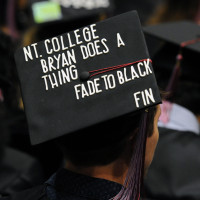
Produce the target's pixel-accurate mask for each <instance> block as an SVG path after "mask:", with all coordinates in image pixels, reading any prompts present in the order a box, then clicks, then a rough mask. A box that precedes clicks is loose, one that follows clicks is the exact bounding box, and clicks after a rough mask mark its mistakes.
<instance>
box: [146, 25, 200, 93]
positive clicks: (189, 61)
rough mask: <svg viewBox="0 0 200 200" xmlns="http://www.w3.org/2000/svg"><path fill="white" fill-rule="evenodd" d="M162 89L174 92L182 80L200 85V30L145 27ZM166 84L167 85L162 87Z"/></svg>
mask: <svg viewBox="0 0 200 200" xmlns="http://www.w3.org/2000/svg"><path fill="white" fill-rule="evenodd" d="M143 30H144V33H145V36H146V40H147V44H148V47H149V52H150V55H151V57H152V59H153V64H154V70H155V74H156V77H157V80H158V83H159V86H160V85H161V86H164V84H165V83H166V80H168V85H165V87H166V90H167V91H170V92H173V90H174V89H175V87H176V84H177V81H178V80H184V81H190V82H194V83H198V84H199V83H200V78H199V73H200V67H199V55H200V54H199V53H200V26H199V25H197V24H195V23H193V22H190V21H181V22H172V23H164V24H159V25H154V26H147V27H144V29H143ZM162 82H163V83H164V84H162Z"/></svg>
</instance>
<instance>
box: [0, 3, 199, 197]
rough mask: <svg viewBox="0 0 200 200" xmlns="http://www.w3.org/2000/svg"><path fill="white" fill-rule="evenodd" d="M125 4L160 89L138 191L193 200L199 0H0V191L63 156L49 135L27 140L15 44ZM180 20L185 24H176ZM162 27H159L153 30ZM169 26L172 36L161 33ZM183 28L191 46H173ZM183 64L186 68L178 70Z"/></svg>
mask: <svg viewBox="0 0 200 200" xmlns="http://www.w3.org/2000/svg"><path fill="white" fill-rule="evenodd" d="M130 10H137V11H138V14H139V17H140V20H141V24H142V26H143V27H144V33H145V37H146V40H147V44H148V48H149V53H150V57H151V58H152V60H153V63H155V68H154V70H155V73H156V76H157V80H158V85H159V86H160V88H161V90H162V91H167V92H168V93H167V96H165V101H164V102H165V103H164V104H163V107H162V110H163V115H162V116H161V121H160V124H159V127H160V141H159V143H158V147H157V150H156V153H155V159H154V161H153V163H152V166H151V167H150V169H149V173H148V175H147V177H146V180H145V183H144V192H143V196H144V197H146V198H149V199H200V170H199V169H200V158H199V154H200V138H199V134H200V133H199V121H200V120H199V119H200V117H199V116H200V75H199V71H200V66H199V62H198V56H199V53H200V45H199V44H198V42H197V41H196V40H195V39H197V38H198V37H200V28H199V25H198V24H199V23H200V0H192V1H191V0H123V1H122V0H49V1H47V0H1V1H0V195H2V196H4V195H7V194H11V193H13V192H16V191H21V190H24V189H27V188H30V187H32V186H34V185H37V184H40V183H43V182H44V181H46V180H47V179H48V177H49V176H50V175H51V174H52V173H54V172H55V171H57V170H58V169H59V168H60V167H62V165H63V163H64V160H63V156H62V153H61V151H60V149H59V148H58V147H57V145H56V144H54V142H53V141H52V142H48V143H44V144H40V145H37V146H31V144H30V140H29V135H28V126H27V122H26V116H25V114H24V108H23V101H22V98H21V93H20V85H19V80H18V76H17V71H16V67H15V62H14V52H15V50H16V49H17V48H19V47H22V46H26V45H30V44H31V43H34V42H38V41H41V40H44V39H47V38H50V37H53V36H56V35H59V34H61V33H64V32H68V31H71V30H74V29H76V28H79V27H82V26H85V25H88V24H91V23H95V22H98V21H101V20H104V19H106V18H109V17H112V16H114V15H118V14H121V13H124V12H127V11H130ZM183 21H187V22H188V23H189V24H190V25H188V23H184V25H182V26H181V25H180V24H181V23H182V22H183ZM174 23H175V25H173V24H174ZM163 24H168V26H167V29H166V27H162V26H161V27H160V25H163ZM179 26H180V27H182V29H181V30H182V31H181V32H180V31H178V30H180V28H179ZM151 27H154V28H153V29H151ZM157 27H158V31H157ZM172 27H173V28H172ZM193 27H194V29H193ZM164 29H165V31H164V33H167V34H166V35H165V34H163V35H165V36H163V37H162V33H161V36H160V35H159V36H158V34H157V33H158V32H159V31H160V30H161V32H162V30H164ZM186 30H187V31H186ZM188 30H190V31H188ZM173 32H175V33H176V36H177V37H176V38H175V42H172V41H171V40H170V39H169V38H170V37H171V35H173ZM190 32H193V34H192V36H191V35H190ZM154 33H155V34H154ZM183 35H184V36H185V35H186V37H183V38H187V39H186V41H188V40H195V41H194V42H193V43H194V44H195V45H196V48H195V50H191V49H189V50H188V49H187V48H186V49H187V51H184V52H182V51H181V53H180V45H181V43H182V42H186V41H185V39H183V40H182V41H180V38H182V36H183ZM168 36H169V38H168ZM194 37H195V38H194ZM167 38H168V39H167ZM176 41H177V42H176ZM180 54H181V56H182V57H183V58H184V59H185V60H187V61H188V62H187V64H185V65H184V66H186V67H185V68H183V67H182V68H181V64H180V63H181V62H182V57H181V59H178V58H177V55H180ZM179 57H180V56H179ZM164 64H165V65H164ZM163 65H164V66H163ZM177 65H178V69H179V68H181V69H182V70H177V67H176V66H177ZM183 69H184V70H185V69H187V70H186V72H185V73H186V75H184V76H182V74H184V70H183ZM177 71H178V72H177ZM181 72H183V73H182V74H181ZM170 81H171V83H172V86H170V87H169V84H170ZM186 124H187V125H186Z"/></svg>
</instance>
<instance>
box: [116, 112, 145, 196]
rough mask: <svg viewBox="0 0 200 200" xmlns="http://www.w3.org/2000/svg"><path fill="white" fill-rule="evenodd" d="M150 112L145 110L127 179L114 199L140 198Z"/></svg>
mask: <svg viewBox="0 0 200 200" xmlns="http://www.w3.org/2000/svg"><path fill="white" fill-rule="evenodd" d="M147 118H148V112H144V114H143V118H142V121H141V124H140V131H139V133H138V135H137V140H136V143H135V150H134V152H133V155H132V158H131V161H130V165H129V169H128V173H127V175H126V180H125V182H124V185H123V187H122V189H121V190H120V192H119V193H118V194H117V195H116V196H115V197H114V198H113V199H112V200H139V199H140V189H141V185H142V179H143V173H144V156H145V148H146V134H147Z"/></svg>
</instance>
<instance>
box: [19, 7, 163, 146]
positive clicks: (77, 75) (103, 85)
mask: <svg viewBox="0 0 200 200" xmlns="http://www.w3.org/2000/svg"><path fill="white" fill-rule="evenodd" d="M15 60H16V64H17V69H18V74H19V79H20V84H21V90H22V97H23V101H24V108H25V112H26V116H27V121H28V126H29V132H30V136H31V142H32V144H38V143H42V142H45V141H48V140H51V139H54V138H57V137H59V136H62V135H66V134H69V133H73V132H76V131H78V130H82V129H84V128H87V127H90V126H92V125H95V124H99V123H103V122H106V121H108V120H111V119H115V118H117V117H120V116H124V115H126V114H129V113H132V112H135V111H138V110H141V109H146V108H148V107H150V106H153V105H157V104H159V103H160V102H161V98H160V92H159V89H158V87H157V83H156V80H155V76H154V72H153V68H152V63H151V60H150V59H149V54H148V50H147V47H146V43H145V40H144V35H143V32H142V30H141V25H140V22H139V18H138V15H137V12H136V11H131V12H128V13H125V14H122V15H119V16H116V17H113V18H110V19H107V20H105V21H102V22H99V23H96V24H91V25H89V26H86V27H83V28H80V29H77V30H74V31H71V32H69V33H64V34H62V35H59V36H57V37H53V38H50V39H46V40H44V41H41V42H38V43H35V44H32V45H29V46H26V47H23V48H21V49H19V50H17V52H16V53H15Z"/></svg>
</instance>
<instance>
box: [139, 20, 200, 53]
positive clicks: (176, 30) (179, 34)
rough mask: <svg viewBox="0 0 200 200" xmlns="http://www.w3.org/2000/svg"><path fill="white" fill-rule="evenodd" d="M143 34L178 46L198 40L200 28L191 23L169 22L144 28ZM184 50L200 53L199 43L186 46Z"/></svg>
mask: <svg viewBox="0 0 200 200" xmlns="http://www.w3.org/2000/svg"><path fill="white" fill-rule="evenodd" d="M143 30H144V33H145V34H148V35H150V36H153V37H156V38H158V39H160V40H162V41H165V42H169V43H172V44H174V45H176V46H180V45H181V43H183V42H187V41H190V40H196V39H198V38H200V26H199V25H197V24H196V23H194V22H192V21H180V22H169V23H163V24H158V25H153V26H152V25H151V26H146V27H144V28H143ZM184 48H186V49H189V50H193V51H196V52H200V42H195V43H194V44H191V45H186V46H185V47H184Z"/></svg>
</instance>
